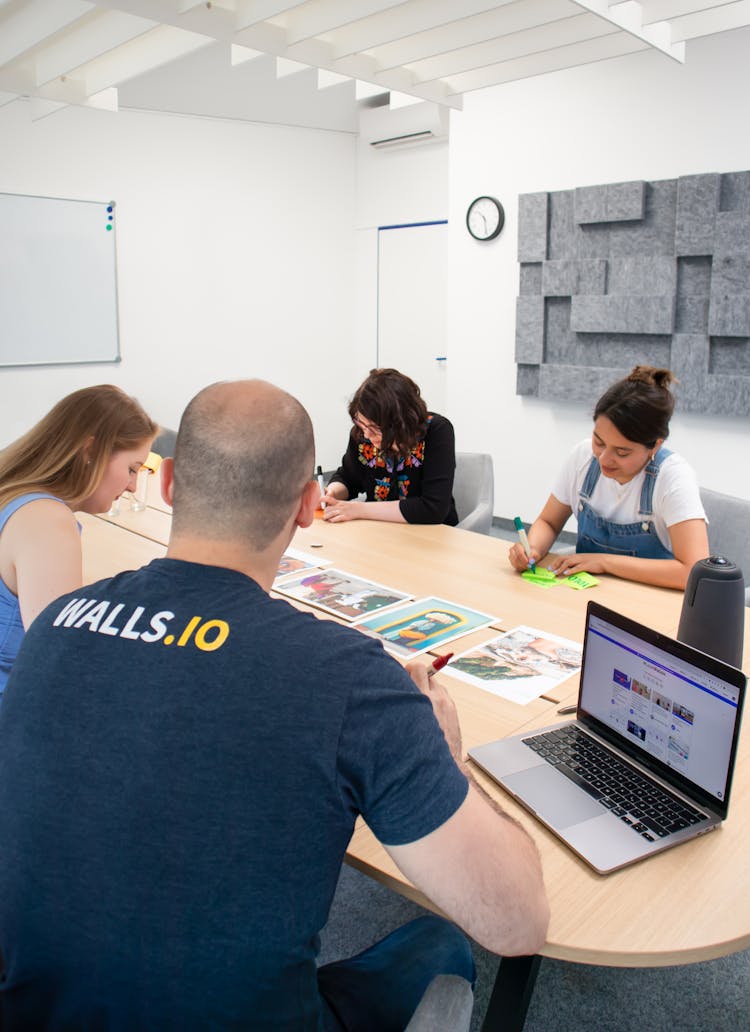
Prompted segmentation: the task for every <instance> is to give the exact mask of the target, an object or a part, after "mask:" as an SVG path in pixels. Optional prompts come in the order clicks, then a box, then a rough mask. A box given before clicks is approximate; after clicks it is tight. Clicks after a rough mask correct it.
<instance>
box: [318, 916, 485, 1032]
mask: <svg viewBox="0 0 750 1032" xmlns="http://www.w3.org/2000/svg"><path fill="white" fill-rule="evenodd" d="M437 975H460V976H461V977H462V978H465V979H466V980H467V982H470V983H471V985H472V986H473V985H474V981H475V979H476V969H475V967H474V958H473V956H472V953H471V946H470V945H469V940H468V939H467V938H466V936H465V935H464V934H463V932H462V931H460V930H459V929H458V928H456V926H455V925H452V924H450V922H449V921H446V920H445V919H444V918H442V917H435V916H433V915H430V916H427V917H418V918H417V919H416V920H415V921H410V922H409V923H408V924H405V925H403V926H402V927H401V928H397V929H396V931H395V932H391V934H390V935H388V936H386V938H385V939H381V941H380V942H377V943H375V945H374V946H371V947H370V948H369V949H367V950H364V952H362V953H359V954H357V956H356V957H350V958H349V959H347V960H338V961H336V962H335V963H334V964H326V965H324V966H323V967H321V968H319V969H318V988H319V989H320V994H321V996H322V998H323V1000H322V1004H323V1006H322V1010H323V1027H324V1028H325V1030H326V1032H342V1030H344V1032H403V1030H404V1029H405V1028H406V1026H407V1025H408V1024H409V1021H410V1020H411V1016H412V1014H413V1013H414V1011H415V1010H416V1009H417V1006H418V1004H419V1001H420V1000H421V999H422V997H423V995H424V993H425V990H426V989H427V986H428V985H429V984H430V982H431V981H432V980H433V978H435V977H436V976H437Z"/></svg>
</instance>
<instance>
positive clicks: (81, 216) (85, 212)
mask: <svg viewBox="0 0 750 1032" xmlns="http://www.w3.org/2000/svg"><path fill="white" fill-rule="evenodd" d="M119 358H120V342H119V332H118V320H117V263H116V257H115V205H114V202H106V201H105V202H100V201H75V200H61V199H59V198H56V197H29V196H26V195H23V194H7V193H0V366H18V365H50V364H52V365H56V364H60V363H77V362H118V361H119Z"/></svg>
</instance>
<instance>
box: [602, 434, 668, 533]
mask: <svg viewBox="0 0 750 1032" xmlns="http://www.w3.org/2000/svg"><path fill="white" fill-rule="evenodd" d="M671 454H672V452H671V451H670V450H669V448H664V447H663V446H662V447H661V448H660V449H659V450H658V452H657V453H656V455H655V456H654V457H653V459H651V460H650V461H649V463H648V465H647V466H646V476H645V477H644V479H643V487H642V488H641V505H640V508H639V509H638V512H639V513H640V514H641V516H650V515H651V514H652V513H653V511H654V488H655V487H656V478H657V476H658V475H659V469H660V467H661V464H662V462H664V460H665V459H668V458H669V456H670V455H671ZM597 465H598V463H597Z"/></svg>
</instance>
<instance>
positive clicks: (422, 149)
mask: <svg viewBox="0 0 750 1032" xmlns="http://www.w3.org/2000/svg"><path fill="white" fill-rule="evenodd" d="M447 217H448V143H447V142H446V141H435V142H432V143H427V144H420V145H418V146H415V147H405V148H402V149H400V148H394V149H384V150H376V149H375V148H373V147H371V146H370V144H369V143H367V142H366V141H363V140H360V141H359V142H358V145H357V199H356V215H355V219H356V223H355V224H356V230H357V272H356V278H357V299H356V300H357V303H356V307H355V327H354V357H355V361H356V363H357V375H356V377H355V379H354V381H353V382H352V384H351V386H350V387H349V389H348V390H346V391H345V392H344V395H343V396H342V403H344V402H348V399H349V397H350V396H351V394H352V393H353V391H354V389H355V388H356V387H357V386H358V384H359V383H360V382H361V380H362V379H364V377H365V376H366V375H367V372H368V371H369V370H370V369H372V367H373V366H374V365H375V364H376V361H377V332H378V325H377V319H378V229H377V227H378V226H396V225H403V224H405V223H407V224H408V223H414V222H432V221H436V220H439V219H446V218H447ZM427 401H428V403H429V402H430V399H429V398H427Z"/></svg>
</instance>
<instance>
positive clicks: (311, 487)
mask: <svg viewBox="0 0 750 1032" xmlns="http://www.w3.org/2000/svg"><path fill="white" fill-rule="evenodd" d="M319 505H320V488H319V487H318V484H317V481H315V480H311V481H310V482H309V483H308V484H306V485H305V490H304V491H303V492H302V497H301V499H300V504H299V509H298V510H297V515H296V516H295V518H294V522H295V523H296V524H297V526H298V527H309V526H310V524H311V523H312V522H313V520H314V519H315V510H316V509H317V508H318V506H319Z"/></svg>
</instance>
